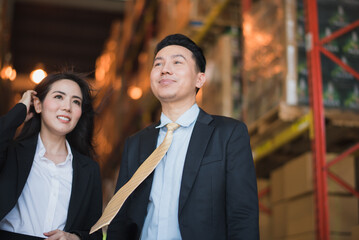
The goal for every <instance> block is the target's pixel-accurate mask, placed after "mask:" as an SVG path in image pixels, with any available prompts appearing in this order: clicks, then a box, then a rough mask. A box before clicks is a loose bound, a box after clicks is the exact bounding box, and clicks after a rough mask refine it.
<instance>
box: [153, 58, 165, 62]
mask: <svg viewBox="0 0 359 240" xmlns="http://www.w3.org/2000/svg"><path fill="white" fill-rule="evenodd" d="M162 59H163V57H155V59H153V61H154V62H155V61H157V60H162Z"/></svg>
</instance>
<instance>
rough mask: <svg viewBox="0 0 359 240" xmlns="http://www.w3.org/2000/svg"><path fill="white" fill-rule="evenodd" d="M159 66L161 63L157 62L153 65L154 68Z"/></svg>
mask: <svg viewBox="0 0 359 240" xmlns="http://www.w3.org/2000/svg"><path fill="white" fill-rule="evenodd" d="M160 65H161V63H159V62H156V63H154V64H153V66H155V67H158V66H160Z"/></svg>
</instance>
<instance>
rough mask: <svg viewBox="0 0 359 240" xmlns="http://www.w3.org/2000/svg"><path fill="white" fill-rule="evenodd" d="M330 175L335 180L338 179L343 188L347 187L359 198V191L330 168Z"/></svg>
mask: <svg viewBox="0 0 359 240" xmlns="http://www.w3.org/2000/svg"><path fill="white" fill-rule="evenodd" d="M328 176H329V177H331V178H332V179H333V180H334V181H336V182H337V183H338V184H339V185H341V186H342V187H343V188H345V189H346V190H347V191H348V192H350V193H352V194H353V195H354V196H356V197H357V198H359V192H358V191H356V190H355V189H354V188H353V187H352V186H350V185H349V184H348V183H346V182H345V181H344V180H343V179H341V178H340V177H338V176H337V175H335V174H334V173H332V172H331V171H329V170H328Z"/></svg>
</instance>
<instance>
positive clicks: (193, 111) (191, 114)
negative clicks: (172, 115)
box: [156, 103, 199, 128]
mask: <svg viewBox="0 0 359 240" xmlns="http://www.w3.org/2000/svg"><path fill="white" fill-rule="evenodd" d="M198 114H199V107H198V105H197V103H195V104H193V106H192V107H191V108H190V109H188V110H187V111H186V112H185V113H183V114H182V115H181V116H180V117H179V118H178V119H177V121H176V123H178V124H179V125H180V126H181V127H188V126H190V125H191V124H192V123H193V122H195V121H196V119H197V117H198ZM171 122H172V121H171V119H169V118H168V117H167V116H166V115H165V114H164V113H163V112H162V113H161V122H160V124H159V125H158V126H157V127H156V128H162V127H164V126H166V125H167V124H168V123H171Z"/></svg>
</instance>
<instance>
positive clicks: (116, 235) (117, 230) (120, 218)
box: [107, 140, 134, 240]
mask: <svg viewBox="0 0 359 240" xmlns="http://www.w3.org/2000/svg"><path fill="white" fill-rule="evenodd" d="M128 147H129V140H126V142H125V146H124V150H123V154H122V160H121V167H120V172H119V175H118V179H117V185H116V191H115V192H117V191H118V190H119V189H120V188H121V187H122V186H123V185H125V183H126V182H127V181H128V180H129V175H128V161H129V157H128V152H129V151H128ZM127 208H128V201H126V202H125V203H124V204H123V206H122V208H121V209H120V211H119V212H118V213H117V215H116V216H115V218H114V219H113V220H112V222H111V223H110V225H109V226H108V230H107V240H122V239H123V240H129V239H134V236H133V234H134V231H131V224H130V223H129V222H128V221H127V220H126V212H127Z"/></svg>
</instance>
